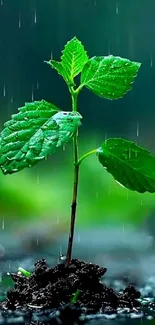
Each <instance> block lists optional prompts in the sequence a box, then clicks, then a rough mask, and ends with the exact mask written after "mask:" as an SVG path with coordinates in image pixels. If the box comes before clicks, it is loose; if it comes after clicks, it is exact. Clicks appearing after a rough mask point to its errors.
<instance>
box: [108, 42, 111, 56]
mask: <svg viewBox="0 0 155 325" xmlns="http://www.w3.org/2000/svg"><path fill="white" fill-rule="evenodd" d="M110 54H111V46H110V43H108V55H110Z"/></svg>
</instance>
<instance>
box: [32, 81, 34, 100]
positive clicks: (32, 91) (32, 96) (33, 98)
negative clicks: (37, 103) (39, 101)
mask: <svg viewBox="0 0 155 325" xmlns="http://www.w3.org/2000/svg"><path fill="white" fill-rule="evenodd" d="M31 98H32V102H33V101H34V89H33V85H32V97H31Z"/></svg>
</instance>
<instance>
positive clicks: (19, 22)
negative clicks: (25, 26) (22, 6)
mask: <svg viewBox="0 0 155 325" xmlns="http://www.w3.org/2000/svg"><path fill="white" fill-rule="evenodd" d="M18 27H19V28H21V20H20V13H19V20H18Z"/></svg>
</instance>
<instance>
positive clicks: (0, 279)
mask: <svg viewBox="0 0 155 325" xmlns="http://www.w3.org/2000/svg"><path fill="white" fill-rule="evenodd" d="M2 280H3V277H2V273H1V272H0V282H2Z"/></svg>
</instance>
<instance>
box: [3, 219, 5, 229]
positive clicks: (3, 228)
mask: <svg viewBox="0 0 155 325" xmlns="http://www.w3.org/2000/svg"><path fill="white" fill-rule="evenodd" d="M4 228H5V222H4V218H3V220H2V230H4Z"/></svg>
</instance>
